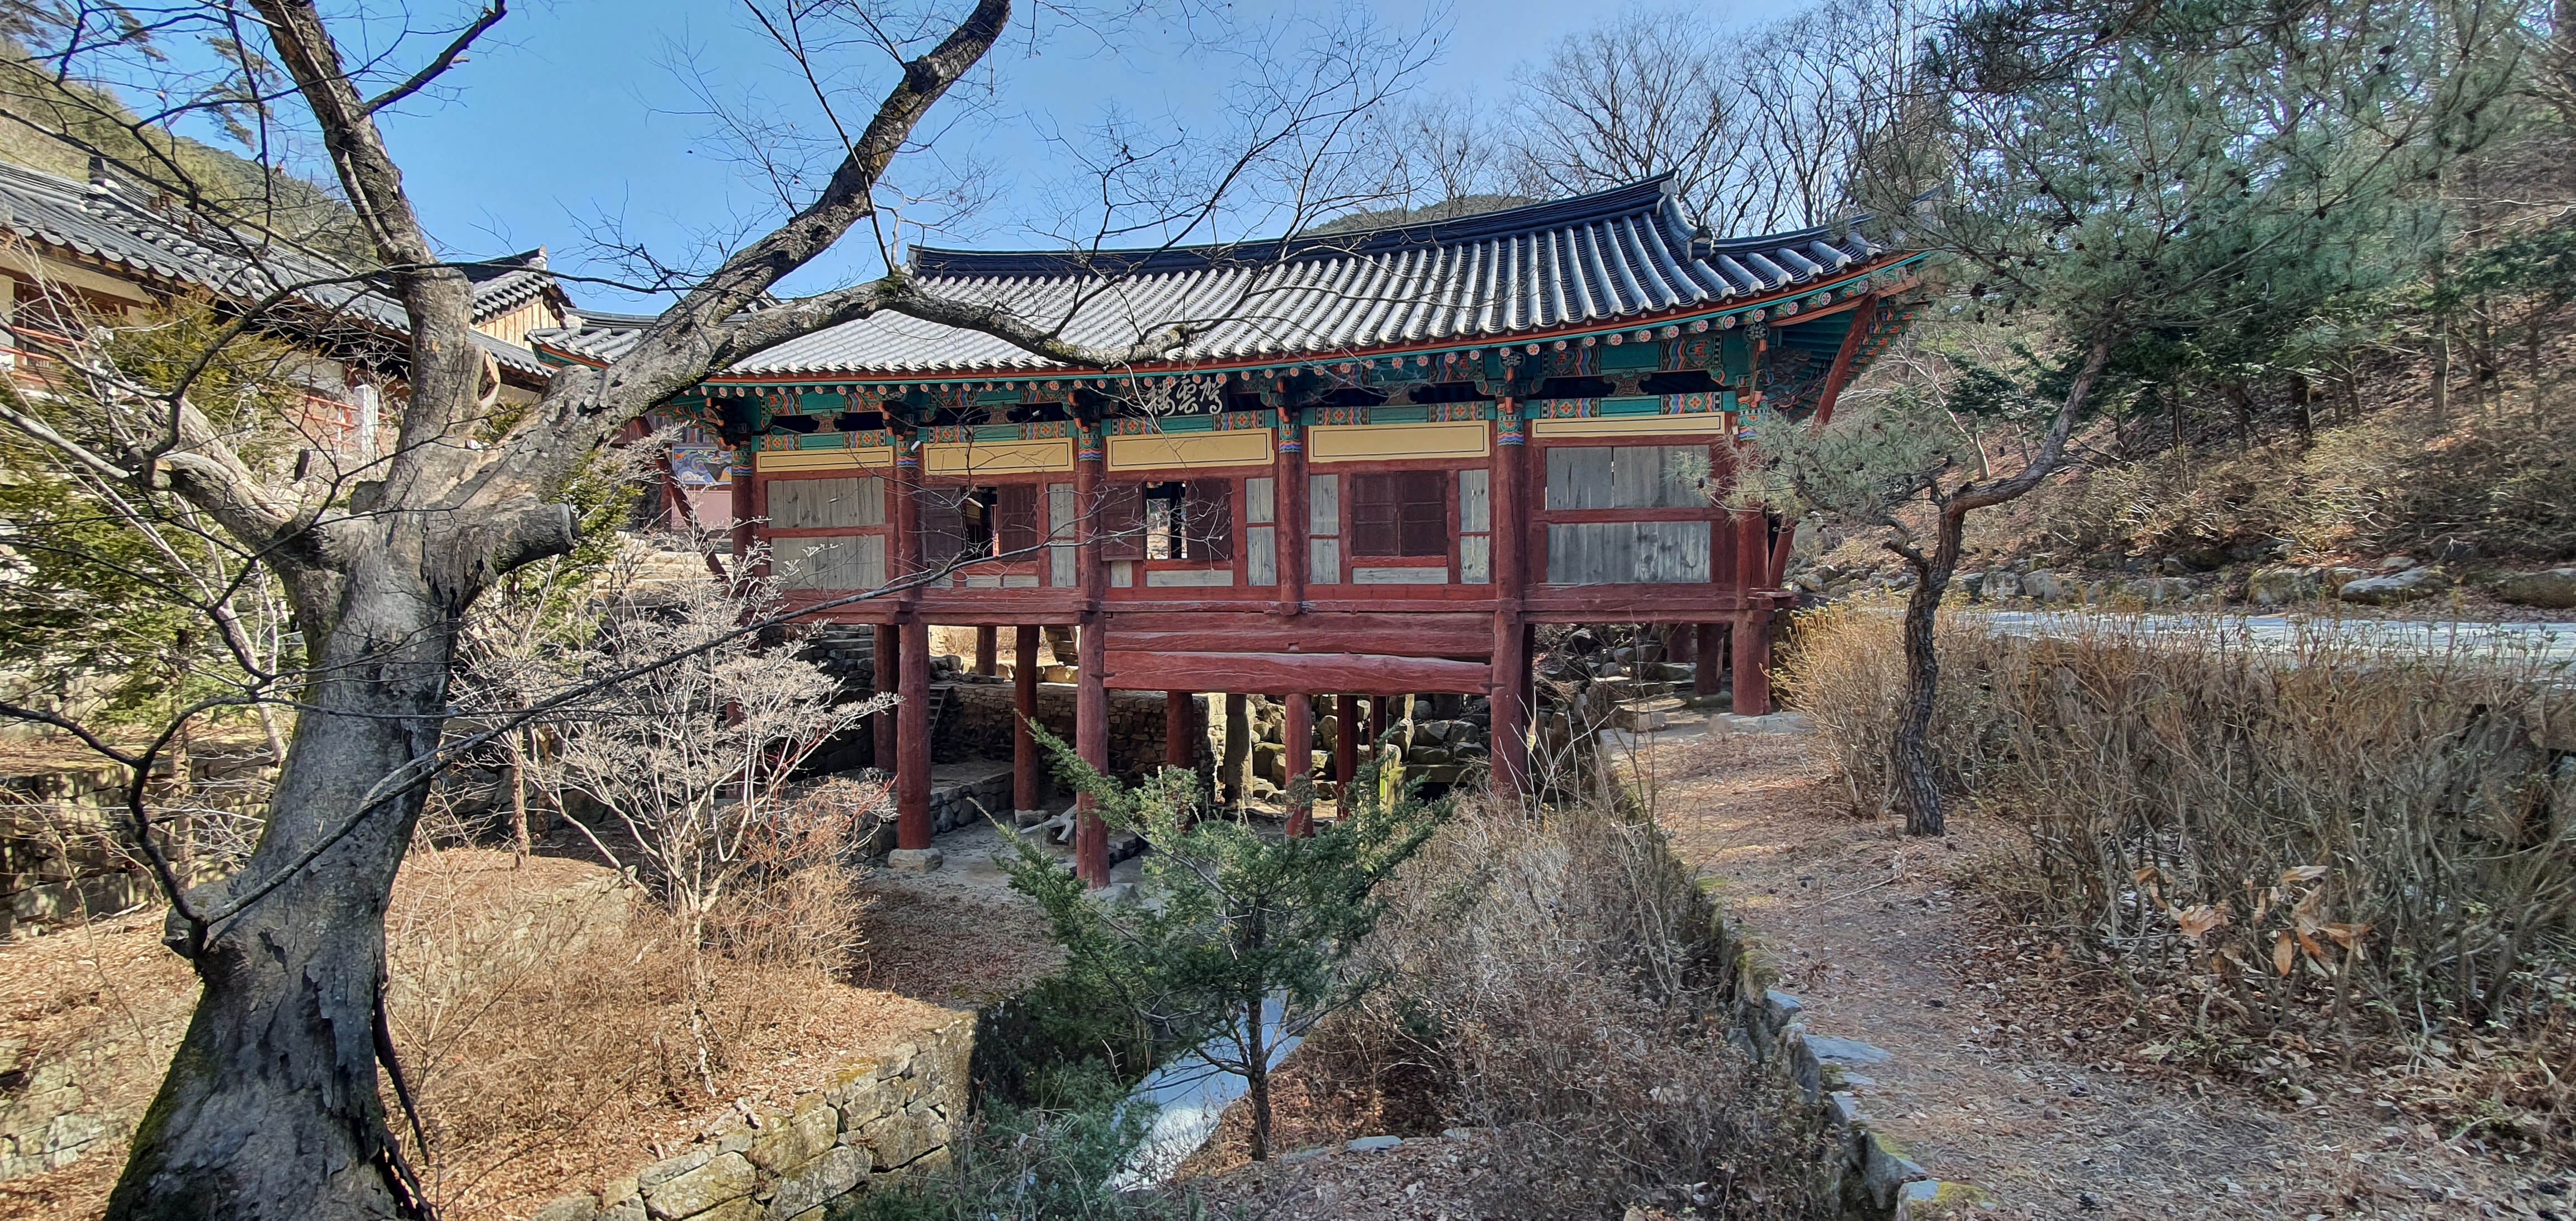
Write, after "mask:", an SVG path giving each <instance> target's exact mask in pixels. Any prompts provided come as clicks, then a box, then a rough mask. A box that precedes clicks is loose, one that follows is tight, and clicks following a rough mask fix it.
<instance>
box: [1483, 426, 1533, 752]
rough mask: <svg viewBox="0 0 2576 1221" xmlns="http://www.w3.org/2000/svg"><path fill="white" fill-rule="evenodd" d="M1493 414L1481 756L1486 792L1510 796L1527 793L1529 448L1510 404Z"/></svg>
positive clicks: (1523, 427) (1523, 431)
mask: <svg viewBox="0 0 2576 1221" xmlns="http://www.w3.org/2000/svg"><path fill="white" fill-rule="evenodd" d="M1495 414H1496V417H1497V418H1496V419H1495V421H1494V456H1493V459H1492V461H1493V467H1492V475H1491V478H1490V480H1489V483H1490V492H1491V496H1492V501H1493V515H1494V523H1493V524H1494V533H1493V544H1492V546H1493V572H1494V597H1495V600H1496V602H1497V603H1498V604H1499V608H1498V609H1496V610H1495V612H1494V667H1493V686H1492V688H1491V689H1489V690H1488V691H1487V692H1486V699H1487V706H1488V707H1489V708H1490V709H1491V710H1492V713H1493V722H1492V724H1491V725H1490V726H1489V732H1490V734H1491V737H1492V742H1491V745H1490V747H1489V750H1490V752H1491V755H1492V758H1493V768H1494V792H1495V793H1496V794H1497V795H1510V794H1518V793H1523V792H1527V791H1528V788H1529V739H1528V733H1529V705H1528V702H1527V701H1528V699H1529V689H1530V687H1529V627H1528V625H1527V624H1526V623H1524V622H1523V621H1522V619H1521V597H1522V594H1523V593H1524V592H1525V591H1526V589H1527V588H1528V584H1529V578H1528V556H1527V547H1528V543H1529V488H1528V478H1529V461H1528V459H1529V453H1528V449H1529V447H1528V445H1527V440H1528V433H1527V432H1526V431H1525V428H1526V426H1525V425H1523V424H1522V423H1521V418H1520V403H1519V402H1518V401H1517V400H1515V399H1512V398H1508V397H1506V398H1504V399H1502V400H1500V401H1499V402H1497V403H1496V404H1495Z"/></svg>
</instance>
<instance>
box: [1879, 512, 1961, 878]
mask: <svg viewBox="0 0 2576 1221" xmlns="http://www.w3.org/2000/svg"><path fill="white" fill-rule="evenodd" d="M1967 520H1968V519H1967V514H1966V513H1965V512H1963V511H1960V510H1956V509H1953V508H1950V507H1948V506H1944V507H1943V508H1942V510H1941V515H1940V518H1939V524H1938V525H1937V526H1936V527H1935V530H1936V534H1935V537H1934V539H1933V544H1932V553H1931V554H1930V555H1921V554H1920V553H1917V554H1916V555H1910V556H1907V557H1906V563H1907V564H1909V565H1910V566H1911V567H1912V568H1913V569H1914V577H1915V580H1914V593H1913V594H1912V595H1911V596H1909V597H1908V598H1906V600H1905V619H1904V623H1903V627H1902V629H1901V631H1902V637H1903V640H1904V645H1905V693H1904V704H1903V706H1902V707H1900V708H1899V709H1898V710H1897V717H1896V734H1895V737H1894V738H1892V739H1891V740H1890V741H1889V743H1888V761H1887V763H1888V788H1889V790H1890V796H1891V797H1892V798H1893V800H1894V803H1895V806H1896V810H1897V812H1898V813H1900V814H1903V815H1904V816H1905V833H1906V834H1908V835H1941V834H1944V833H1945V824H1944V822H1943V819H1942V809H1941V785H1940V778H1939V776H1938V775H1937V774H1936V773H1935V772H1934V771H1933V768H1932V707H1933V702H1934V700H1935V698H1936V697H1937V696H1938V695H1939V694H1940V688H1941V658H1940V655H1939V654H1938V653H1936V652H1935V651H1934V650H1933V647H1932V622H1933V618H1934V616H1936V615H1937V614H1938V613H1939V612H1940V609H1941V595H1942V594H1943V593H1944V592H1945V591H1947V590H1948V589H1949V588H1950V577H1951V575H1952V574H1953V573H1954V572H1956V571H1957V570H1958V567H1959V543H1960V539H1961V537H1962V536H1963V535H1964V534H1965V533H1966V531H1967Z"/></svg>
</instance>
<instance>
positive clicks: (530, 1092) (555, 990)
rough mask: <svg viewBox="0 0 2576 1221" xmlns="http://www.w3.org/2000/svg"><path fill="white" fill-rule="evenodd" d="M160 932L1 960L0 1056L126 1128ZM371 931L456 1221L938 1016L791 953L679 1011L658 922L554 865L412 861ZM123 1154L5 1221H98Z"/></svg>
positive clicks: (168, 1019)
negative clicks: (7, 1055) (28, 1048)
mask: <svg viewBox="0 0 2576 1221" xmlns="http://www.w3.org/2000/svg"><path fill="white" fill-rule="evenodd" d="M839 885H846V882H842V883H839ZM159 927H160V925H159V919H158V917H157V915H155V916H152V917H148V918H134V919H128V920H125V921H120V922H117V923H114V924H98V925H92V926H89V927H87V928H83V929H79V930H75V931H72V932H67V933H63V934H58V935H55V936H49V937H44V938H40V939H37V940H34V941H30V942H26V943H22V944H17V945H11V946H7V947H0V1004H5V1005H6V1006H7V1010H6V1014H5V1018H0V1040H6V1039H18V1038H27V1039H30V1041H31V1043H34V1044H36V1045H40V1046H43V1047H45V1048H48V1049H49V1050H48V1052H47V1053H46V1054H49V1055H70V1056H75V1057H81V1058H82V1063H83V1065H84V1068H83V1072H84V1075H85V1079H87V1074H88V1073H90V1072H91V1071H92V1070H91V1069H90V1067H89V1066H90V1065H100V1066H104V1071H102V1072H101V1073H100V1075H99V1076H98V1077H97V1078H96V1080H97V1082H98V1084H97V1086H96V1087H95V1091H94V1092H95V1094H96V1095H97V1096H98V1097H99V1098H100V1100H101V1104H102V1106H103V1107H105V1108H106V1109H109V1110H112V1111H114V1112H116V1113H119V1114H123V1115H126V1116H129V1117H130V1116H132V1115H136V1114H139V1113H140V1112H141V1110H142V1108H143V1105H144V1104H145V1103H146V1102H147V1101H148V1100H149V1099H150V1097H151V1093H152V1090H153V1089H154V1088H155V1086H157V1084H158V1082H159V1077H160V1073H161V1070H162V1068H163V1066H164V1065H166V1064H167V1062H168V1059H169V1055H170V1052H171V1050H172V1049H173V1048H174V1047H175V1046H176V1045H177V1040H178V1036H179V1033H180V1031H181V1030H182V1029H183V1028H184V1024H185V1021H186V1017H187V1011H188V1005H189V1002H190V1001H191V1000H193V997H194V982H195V981H194V979H193V977H191V976H190V974H189V972H188V970H187V966H186V964H185V963H183V962H181V961H180V960H179V959H178V958H177V957H175V956H173V955H171V954H170V953H169V952H168V951H167V950H165V949H163V948H162V947H161V946H160V945H159V944H158V941H157V938H158V935H159ZM386 927H387V935H388V939H389V941H388V944H389V949H390V955H391V973H392V977H393V987H392V990H391V992H390V994H389V1004H388V1009H389V1015H390V1017H391V1019H392V1022H393V1026H394V1030H395V1039H396V1044H397V1046H398V1047H399V1048H400V1049H401V1052H402V1056H403V1062H404V1068H405V1070H406V1073H407V1075H408V1077H409V1078H410V1081H411V1084H412V1086H413V1089H414V1091H415V1094H416V1096H417V1098H418V1099H419V1101H420V1104H421V1119H422V1124H423V1127H424V1129H425V1131H426V1134H427V1136H428V1148H427V1149H426V1151H425V1155H424V1153H423V1151H411V1152H413V1156H414V1161H415V1163H416V1164H417V1165H419V1167H420V1168H421V1171H422V1175H423V1178H424V1179H425V1180H426V1181H427V1183H428V1185H429V1187H430V1190H431V1192H432V1194H433V1197H434V1199H435V1200H436V1201H437V1203H438V1204H439V1206H440V1212H441V1214H442V1215H444V1216H447V1217H450V1218H456V1219H458V1221H481V1219H486V1218H501V1217H507V1216H525V1215H527V1214H528V1213H530V1212H533V1211H535V1209H536V1208H537V1207H538V1206H539V1205H542V1204H543V1203H545V1202H546V1201H548V1200H550V1199H553V1198H554V1197H556V1196H559V1195H562V1194H564V1193H566V1192H569V1191H574V1190H579V1189H583V1188H597V1187H598V1186H599V1185H600V1183H601V1182H603V1181H605V1180H606V1179H609V1178H612V1177H615V1176H617V1175H620V1174H631V1173H633V1172H634V1171H635V1170H636V1169H638V1168H640V1167H641V1166H642V1165H644V1164H645V1163H647V1162H650V1161H652V1160H654V1159H655V1158H657V1157H660V1156H664V1155H666V1154H667V1153H669V1152H676V1151H677V1149H678V1147H679V1146H681V1145H685V1144H686V1143H688V1142H689V1141H690V1140H691V1139H692V1138H694V1137H695V1136H696V1135H698V1134H699V1133H700V1132H701V1131H704V1130H705V1129H707V1128H708V1127H709V1126H710V1125H712V1124H715V1123H721V1122H726V1121H728V1120H729V1118H730V1117H731V1116H733V1114H734V1100H735V1099H737V1098H749V1099H752V1100H754V1101H756V1102H759V1101H765V1102H772V1103H783V1102H786V1101H788V1100H789V1099H790V1098H792V1097H793V1096H794V1095H795V1094H796V1093H798V1092H800V1091H802V1090H808V1089H812V1088H814V1087H815V1086H816V1085H817V1084H818V1083H820V1082H821V1081H822V1080H824V1079H825V1078H826V1077H827V1075H828V1074H829V1072H830V1070H831V1069H832V1067H833V1066H834V1065H836V1064H837V1063H839V1062H841V1061H842V1060H843V1059H845V1058H847V1057H849V1056H851V1055H854V1054H861V1053H863V1052H865V1051H866V1050H867V1049H870V1048H875V1047H881V1046H884V1045H887V1044H890V1043H893V1042H897V1041H900V1040H901V1039H903V1038H905V1037H907V1036H908V1035H909V1034H910V1033H911V1032H914V1031H917V1030H921V1029H924V1028H926V1027H929V1026H933V1025H937V1024H941V1023H944V1022H947V1021H950V1020H953V1019H954V1017H955V1014H954V1012H953V1011H952V1010H949V1009H947V1008H944V1007H942V1006H939V1005H934V1004H929V1003H925V1002H922V1001H917V1000H912V999H909V998H906V997H904V996H900V995H896V994H894V993H890V992H886V991H882V990H878V989H871V988H859V987H853V986H850V985H849V984H847V983H846V982H843V981H842V980H840V979H836V978H834V977H833V976H832V975H831V974H830V973H828V972H827V971H825V970H824V969H823V968H822V967H821V966H818V965H817V964H816V963H815V962H813V961H801V962H800V961H795V960H794V957H793V956H788V957H787V958H786V959H785V960H779V959H777V958H773V959H772V960H771V961H757V960H746V959H743V958H735V957H727V956H724V955H714V954H711V955H706V956H704V958H703V959H701V961H700V962H699V963H698V965H697V968H696V969H698V970H701V971H704V972H706V973H707V977H708V979H709V981H710V983H711V986H710V987H708V988H706V989H705V990H704V991H703V992H696V993H695V994H694V997H693V989H692V987H691V979H692V969H693V968H692V964H691V962H690V958H691V955H690V953H689V951H688V947H687V945H686V944H685V942H684V940H683V939H681V938H678V937H675V936H673V925H672V922H671V920H670V917H669V916H668V915H667V914H666V913H665V911H664V910H663V909H662V908H661V907H660V905H658V904H656V903H654V902H652V901H651V900H650V899H647V898H645V897H643V896H641V895H639V894H637V893H635V891H634V890H633V889H632V888H631V887H628V886H625V885H623V884H622V883H621V882H620V880H619V878H618V876H617V875H616V874H614V873H613V872H611V871H609V870H607V869H604V868H602V867H599V866H596V865H591V864H585V863H582V862H577V861H570V860H564V859H560V858H549V857H530V858H528V859H527V860H526V861H525V862H524V863H522V862H518V861H516V860H514V858H513V857H512V856H511V854H509V853H507V852H499V851H491V850H485V849H450V850H447V851H442V852H420V853H416V854H415V855H414V856H413V858H412V860H411V861H410V862H409V863H408V864H407V865H406V867H405V868H404V870H403V874H402V878H401V880H400V882H399V883H398V884H397V886H396V889H395V896H394V902H393V905H392V907H391V908H390V910H389V911H388V914H387V918H386ZM693 1006H694V1007H695V1009H696V1010H697V1014H698V1016H699V1018H700V1022H701V1025H702V1026H703V1027H704V1029H706V1030H707V1031H708V1033H709V1039H708V1046H709V1048H710V1049H711V1051H712V1062H711V1065H710V1067H711V1068H712V1069H713V1072H714V1082H715V1087H716V1088H715V1090H714V1092H713V1093H712V1094H710V1093H709V1092H708V1090H707V1089H706V1087H705V1082H704V1079H703V1078H702V1077H701V1075H700V1072H699V1069H698V1065H697V1059H696V1057H697V1051H696V1044H695V1040H694V1039H693V1038H692V1035H691V1029H690V1019H691V1014H692V1008H693ZM387 1094H388V1096H387V1098H386V1104H387V1106H388V1107H389V1108H390V1107H393V1106H395V1100H394V1099H393V1098H392V1096H391V1091H390V1090H388V1091H387ZM397 1126H398V1127H400V1126H401V1121H400V1120H399V1118H397ZM403 1135H404V1139H405V1142H406V1145H408V1144H409V1143H410V1140H409V1133H408V1132H407V1131H406V1132H404V1133H403ZM122 1156H123V1149H122V1148H121V1147H118V1148H113V1149H106V1150H103V1151H100V1152H97V1153H93V1154H92V1155H90V1156H88V1157H85V1158H83V1159H82V1160H81V1161H79V1162H76V1163H74V1164H73V1165H71V1166H69V1167H66V1168H64V1169H63V1170H59V1171H55V1172H52V1173H50V1174H46V1175H41V1176H36V1177H35V1178H32V1179H23V1180H18V1181H15V1182H11V1183H7V1184H0V1216H44V1217H85V1216H95V1215H97V1213H98V1211H99V1209H100V1208H101V1207H102V1206H103V1204H104V1202H105V1197H106V1191H107V1188H108V1187H109V1185H110V1184H112V1182H113V1181H114V1178H115V1174H116V1172H117V1169H118V1167H119V1165H120V1163H121V1160H122Z"/></svg>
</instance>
